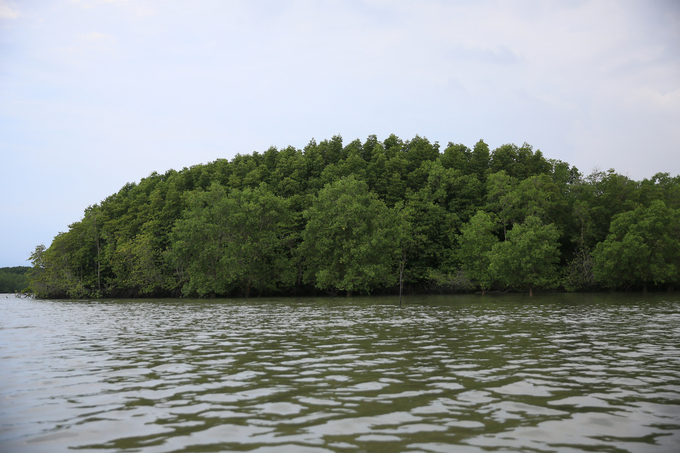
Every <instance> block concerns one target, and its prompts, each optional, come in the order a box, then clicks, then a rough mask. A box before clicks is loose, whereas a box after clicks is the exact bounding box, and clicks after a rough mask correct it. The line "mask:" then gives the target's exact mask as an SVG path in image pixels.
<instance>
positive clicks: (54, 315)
mask: <svg viewBox="0 0 680 453" xmlns="http://www.w3.org/2000/svg"><path fill="white" fill-rule="evenodd" d="M406 302H407V304H406V306H405V307H404V308H403V309H399V308H397V307H395V303H396V300H395V299H393V298H370V299H368V298H355V299H351V300H346V299H339V298H338V299H251V300H247V301H246V300H218V301H177V300H163V301H138V300H136V301H131V300H121V301H105V300H102V301H95V302H92V301H89V302H88V301H78V302H76V301H69V302H64V301H33V300H25V299H15V298H13V296H5V295H0V310H2V312H1V313H2V316H1V317H0V451H2V452H9V451H16V452H24V451H26V452H43V451H44V452H55V451H66V450H68V449H76V450H85V451H87V450H91V451H95V450H96V451H102V450H104V451H106V450H112V451H130V452H132V451H134V452H140V451H142V452H173V451H177V452H179V451H181V452H191V451H201V452H209V451H252V452H258V453H267V452H279V451H284V452H288V451H289V452H303V453H307V452H308V453H317V452H318V453H320V452H362V451H370V452H382V451H384V452H396V451H404V452H413V453H415V452H427V453H429V452H434V453H438V452H453V451H456V452H464V453H465V452H483V451H537V452H543V451H545V452H556V451H557V452H575V451H607V452H625V451H629V452H677V451H680V301H679V300H678V297H676V296H675V295H673V297H669V296H668V295H663V297H662V296H659V295H654V296H648V297H643V296H641V295H635V296H632V295H563V294H562V295H553V296H539V297H534V298H532V299H529V298H527V297H525V296H510V295H508V296H504V297H496V298H494V297H480V296H455V297H454V296H446V297H443V296H442V297H439V296H428V297H411V298H410V299H407V300H406Z"/></svg>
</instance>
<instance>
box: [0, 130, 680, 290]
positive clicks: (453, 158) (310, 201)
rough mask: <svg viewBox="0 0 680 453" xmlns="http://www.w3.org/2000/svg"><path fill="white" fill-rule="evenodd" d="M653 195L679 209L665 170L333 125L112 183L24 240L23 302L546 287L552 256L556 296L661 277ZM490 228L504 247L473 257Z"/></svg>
mask: <svg viewBox="0 0 680 453" xmlns="http://www.w3.org/2000/svg"><path fill="white" fill-rule="evenodd" d="M329 200H330V201H329ZM333 200H336V201H338V200H341V205H342V209H340V208H338V205H337V203H336V202H335V201H333ZM659 201H660V202H663V203H664V204H665V206H666V207H667V209H675V210H677V209H680V176H675V177H672V176H671V175H669V174H667V173H658V174H656V175H654V176H653V177H652V178H650V179H645V180H644V181H642V182H635V181H632V180H630V179H629V178H627V177H625V176H622V175H619V174H617V173H615V172H614V171H613V170H609V171H607V172H600V171H596V172H593V173H592V174H591V175H588V176H586V177H583V176H582V175H581V174H580V173H579V171H578V170H577V169H576V168H574V167H571V166H569V164H567V163H566V162H561V161H556V160H547V159H545V158H544V157H543V155H542V153H541V152H540V151H534V150H533V148H532V147H531V146H529V145H527V144H524V145H522V146H521V147H518V146H515V145H503V146H501V147H499V148H497V149H495V150H490V149H489V146H488V145H487V144H486V143H485V142H484V141H482V140H480V141H478V142H477V143H476V144H475V145H474V146H473V147H472V149H470V148H468V147H466V146H464V145H461V144H454V143H449V144H448V146H447V147H446V149H444V150H443V151H441V150H440V147H439V144H438V143H437V142H434V143H431V142H430V141H429V140H428V139H426V138H424V137H419V136H415V137H414V138H412V139H411V140H402V139H400V138H399V137H397V136H395V135H390V136H389V137H387V138H386V139H384V140H383V141H382V142H381V141H379V140H378V139H377V137H376V136H373V135H371V136H369V137H368V138H367V139H366V140H365V141H364V142H363V143H362V142H361V141H360V140H354V141H351V142H349V143H346V144H344V143H343V139H342V137H340V136H339V135H338V136H335V137H332V138H331V139H330V140H323V141H320V142H317V141H315V140H311V141H310V142H309V143H308V144H307V146H305V147H304V149H296V148H294V147H287V148H283V149H277V148H274V147H271V148H269V149H268V150H266V151H264V152H263V153H259V152H253V153H252V154H247V155H240V154H239V155H236V156H235V157H234V158H233V159H231V160H226V159H218V160H216V161H214V162H210V163H208V164H199V165H194V166H192V167H189V168H183V169H181V170H178V171H175V170H168V171H167V172H165V173H164V174H158V173H155V172H154V173H151V174H150V175H149V176H148V177H146V178H143V179H142V180H141V181H139V182H136V183H128V184H125V185H124V186H123V187H122V188H121V189H120V190H119V191H118V192H117V193H115V194H113V195H111V196H109V197H107V198H106V199H105V200H103V201H102V202H101V203H99V204H96V205H93V206H90V207H88V208H87V209H86V210H85V213H84V215H83V218H82V219H81V220H80V221H78V222H75V223H73V224H71V225H69V227H68V230H67V231H66V232H63V233H59V234H58V235H57V236H56V237H55V238H54V240H53V241H52V243H51V245H50V246H49V247H44V246H39V247H37V248H36V250H35V251H34V253H33V254H32V256H31V261H32V263H33V267H32V268H31V270H30V272H29V273H28V279H29V282H28V287H29V291H31V292H32V293H33V294H35V295H36V296H38V297H72V298H81V297H98V296H116V297H138V296H147V297H158V296H179V295H184V296H190V295H199V296H204V297H211V296H221V295H239V294H242V295H243V294H245V295H249V294H250V293H251V292H254V293H256V294H258V295H260V294H281V293H288V294H292V293H295V294H300V293H303V294H304V293H308V292H310V291H312V290H313V287H317V288H324V289H327V290H328V291H331V292H333V291H341V290H342V291H350V292H351V291H363V292H370V291H372V290H374V289H376V288H378V287H387V288H388V291H396V290H397V287H396V285H397V276H398V277H399V281H400V282H403V283H404V284H405V285H406V289H407V290H411V291H417V290H420V291H429V290H433V289H436V290H441V291H450V290H456V291H460V290H469V289H472V288H473V283H474V285H478V287H481V288H482V289H483V290H484V291H485V290H487V289H492V288H494V284H503V285H510V286H512V287H516V288H518V289H521V288H533V287H539V286H551V285H552V283H553V282H554V277H555V271H556V269H555V267H556V266H557V265H558V258H559V257H561V258H562V261H561V262H559V265H560V266H561V269H560V274H561V275H562V280H561V281H562V285H563V286H564V287H565V288H567V289H569V290H586V289H597V288H601V287H602V286H613V287H631V285H633V286H634V285H644V284H645V282H646V283H654V282H656V283H657V284H660V283H661V282H662V281H663V282H664V283H677V281H678V278H677V275H676V274H674V273H673V272H675V271H673V269H671V268H672V265H673V264H674V262H673V259H675V258H674V256H675V255H673V253H675V252H672V251H673V250H675V249H674V247H675V244H676V243H677V242H678V240H677V237H676V236H674V234H675V233H673V232H672V231H671V232H670V233H668V232H666V233H663V234H662V235H661V236H659V237H661V238H666V239H663V240H661V239H658V238H657V239H654V235H655V234H661V233H659V231H660V230H659V229H658V228H660V227H658V228H657V227H654V228H656V229H654V228H652V227H649V228H647V227H644V225H646V224H645V221H647V220H649V222H651V223H653V224H654V222H656V223H659V222H660V221H656V220H654V219H655V218H656V217H655V216H661V217H662V218H664V219H666V221H667V220H668V219H669V218H671V217H673V216H672V215H671V214H668V215H667V216H666V217H663V216H662V215H661V214H660V213H659V212H661V211H659V210H658V209H657V208H656V207H655V208H654V209H652V207H653V206H657V204H656V203H657V202H659ZM638 209H643V210H641V211H639V212H638V214H636V215H637V216H638V217H639V218H638V217H635V222H634V225H636V226H634V227H633V226H631V227H629V228H628V229H627V230H626V229H623V230H622V229H621V228H622V227H620V226H616V228H615V229H616V231H614V230H610V228H614V227H615V225H614V224H613V223H612V222H613V220H614V219H619V217H617V216H622V217H621V219H627V218H628V217H626V216H630V215H632V214H629V213H631V212H637V210H638ZM479 211H482V212H483V213H488V215H486V214H480V213H479ZM657 211H658V212H657ZM673 212H675V211H673ZM330 213H334V214H330ZM624 214H625V215H624ZM664 215H665V214H664ZM673 215H674V214H673ZM485 216H486V217H485ZM668 216H670V217H668ZM673 218H674V217H673ZM490 219H493V221H495V222H497V223H496V224H495V226H493V227H491V226H490V225H489V222H490V221H491V220H490ZM529 219H535V220H531V221H529ZM645 219H647V220H645ZM536 222H538V223H536ZM617 222H618V223H617V225H619V223H621V222H623V220H617ZM661 223H663V222H661ZM676 223H677V222H676ZM538 224H540V228H539V226H538ZM530 226H531V228H529V227H530ZM342 227H345V230H343V229H342ZM545 228H547V229H548V230H550V231H552V232H553V233H554V234H553V233H550V237H551V239H550V240H549V241H548V242H547V244H549V245H548V246H546V247H544V248H545V250H543V252H541V253H542V255H541V256H542V257H543V258H541V259H546V260H548V261H549V262H550V265H548V266H547V268H548V270H549V271H550V272H548V274H550V275H549V276H546V275H547V274H546V275H542V274H540V272H539V273H535V275H534V274H532V273H531V272H529V273H527V271H526V269H525V270H524V271H522V272H517V273H516V274H517V275H525V274H526V275H529V276H530V277H526V278H524V277H522V279H519V277H517V278H515V279H512V278H510V277H511V276H509V275H505V274H504V272H503V271H502V270H501V269H500V268H499V266H498V263H499V262H500V261H499V260H501V257H506V258H503V259H506V261H507V260H510V259H512V257H513V256H515V255H517V254H515V255H513V253H515V251H516V249H521V247H520V244H522V243H523V241H524V242H526V241H525V240H524V239H522V237H524V236H522V235H520V233H522V232H524V233H523V234H524V235H526V234H529V233H528V231H533V233H531V234H534V235H536V234H539V233H541V234H547V233H545V231H543V229H545ZM645 228H647V230H649V231H651V232H647V233H645V231H647V230H645ZM534 230H536V231H534ZM619 230H621V231H619ZM624 230H625V231H624ZM546 231H547V230H546ZM622 231H623V232H622ZM350 233H351V234H350ZM624 233H625V234H624ZM348 234H350V235H349V236H348ZM627 234H628V235H629V236H630V237H628V236H626V235H627ZM664 234H665V236H664ZM555 235H557V239H556V240H553V239H554V236H555ZM495 236H498V237H499V238H500V239H501V240H504V242H502V243H498V244H496V245H493V246H492V248H491V249H492V251H494V250H495V251H496V252H498V253H497V254H496V255H493V253H492V254H490V255H485V253H486V252H488V248H489V244H491V242H493V240H492V239H491V238H492V237H495ZM457 237H458V240H456V238H457ZM617 241H618V242H621V243H624V242H625V246H619V245H616V243H617ZM655 241H656V242H655ZM659 241H661V242H659ZM663 241H666V242H663ZM674 241H675V242H674ZM657 242H659V243H660V244H661V243H662V245H658V244H657ZM600 243H602V244H604V245H602V244H600ZM473 244H476V245H474V246H473ZM556 244H557V245H556ZM598 244H600V246H599V248H597V247H598ZM475 247H477V248H475ZM617 247H619V248H618V249H617ZM663 247H665V250H661V248H663ZM596 249H597V250H598V252H597V258H598V260H599V261H598V260H594V257H595V255H596V254H595V250H596ZM527 250H528V249H527ZM645 250H646V251H645ZM591 251H592V256H591ZM501 252H502V253H501ZM511 252H512V253H511ZM671 252H672V253H671ZM517 253H519V252H517ZM522 253H523V252H522ZM522 253H519V255H517V256H518V261H517V263H515V264H516V265H517V266H520V265H523V266H525V267H526V266H528V264H527V263H525V262H524V261H526V260H527V259H529V257H530V256H531V253H538V252H537V251H536V250H528V251H527V256H524V255H522ZM607 253H609V254H610V255H611V256H610V255H607ZM617 254H618V255H617ZM635 254H638V255H635ZM520 255H521V256H520ZM548 255H550V256H548ZM619 255H620V256H622V257H623V258H622V259H628V260H629V261H630V262H631V263H634V262H637V261H640V262H644V259H647V262H649V263H652V264H650V265H649V269H647V270H644V269H643V267H644V266H642V264H639V263H638V264H637V266H638V268H637V270H634V271H626V272H621V273H620V275H616V272H617V267H616V266H615V265H611V268H607V266H610V264H607V263H610V262H612V261H615V260H616V259H618V258H614V257H618V256H619ZM492 256H496V267H495V269H496V271H497V272H499V273H498V274H497V275H496V277H494V278H491V276H490V274H488V271H489V269H491V268H493V266H492V261H493V260H492V259H491V258H492ZM634 256H637V258H631V257H634ZM508 257H510V258H508ZM627 257H628V258H627ZM487 258H488V266H487V261H486V260H487ZM539 258H540V257H538V256H535V257H533V258H531V259H529V261H531V262H534V261H536V262H539V261H540V260H539ZM548 258H549V259H548ZM523 260H524V261H523ZM532 260H533V261H532ZM537 260H538V261H537ZM501 261H502V260H501ZM595 261H597V263H595ZM676 262H677V261H676ZM521 263H524V264H521ZM654 263H656V264H654ZM660 263H663V264H660ZM515 264H513V266H514V265H515ZM596 264H597V266H596ZM641 266H642V267H641ZM485 267H487V269H486V271H485V270H484V268H485ZM506 267H508V266H506ZM508 268H512V266H509V267H508ZM607 269H609V270H607ZM595 270H597V275H598V276H599V277H598V280H597V281H596V280H595V278H594V275H595ZM485 272H487V273H485ZM0 275H3V274H0ZM531 275H533V277H531ZM541 275H542V277H541ZM501 277H502V278H501ZM539 277H541V278H539ZM548 277H549V278H548ZM520 280H521V281H520ZM548 280H549V282H548ZM0 281H1V280H0ZM471 282H472V283H471Z"/></svg>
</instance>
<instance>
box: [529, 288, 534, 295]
mask: <svg viewBox="0 0 680 453" xmlns="http://www.w3.org/2000/svg"><path fill="white" fill-rule="evenodd" d="M529 297H534V292H533V291H532V290H531V287H529Z"/></svg>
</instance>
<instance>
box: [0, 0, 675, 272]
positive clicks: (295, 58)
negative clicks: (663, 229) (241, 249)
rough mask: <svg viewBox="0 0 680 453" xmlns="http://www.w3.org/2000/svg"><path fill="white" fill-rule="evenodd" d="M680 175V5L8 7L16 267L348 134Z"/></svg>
mask: <svg viewBox="0 0 680 453" xmlns="http://www.w3.org/2000/svg"><path fill="white" fill-rule="evenodd" d="M391 133H395V134H396V135H398V136H399V137H401V138H402V139H410V138H412V137H413V136H414V135H415V134H419V135H421V136H425V137H427V138H429V139H430V140H431V141H439V142H440V143H442V145H446V143H447V142H449V141H453V142H456V143H463V144H466V145H468V146H470V147H471V146H473V145H474V143H476V142H477V141H478V140H479V139H480V138H481V139H484V140H485V141H486V142H487V143H488V144H489V145H490V146H491V147H492V148H495V147H498V146H500V145H502V144H504V143H516V144H518V145H519V144H522V143H523V142H527V143H529V144H531V145H533V146H534V148H535V149H540V150H541V151H543V153H544V154H545V155H546V156H547V157H549V158H555V159H561V160H565V161H567V162H569V163H571V164H573V165H576V166H577V167H578V168H579V169H580V170H581V171H582V172H584V173H590V171H591V170H592V169H593V168H594V167H599V168H601V169H607V168H611V167H613V168H615V169H616V170H617V171H618V172H620V173H623V174H628V175H629V176H630V177H632V178H634V179H642V178H645V177H650V176H652V175H653V174H654V173H657V172H660V171H663V172H670V173H672V174H673V175H675V174H678V173H680V2H677V1H675V0H667V1H665V0H663V1H654V0H644V1H619V0H616V1H614V0H609V1H606V0H592V1H549V0H540V1H532V0H527V1H517V2H515V1H513V2H509V1H434V0H419V1H406V0H395V1H387V0H366V1H361V0H351V1H339V0H337V1H322V0H315V1H312V0H309V1H305V0H299V1H287V0H278V1H257V0H249V1H228V0H223V1H217V0H213V1H210V0H204V1H201V0H197V1H192V2H187V1H179V0H144V1H142V0H20V1H14V2H12V1H7V0H0V157H1V159H2V160H1V162H2V169H3V176H2V185H1V186H0V187H1V189H0V190H1V191H2V192H1V194H0V200H1V201H0V212H1V213H2V221H1V222H0V266H15V265H27V264H28V263H27V262H26V261H25V260H26V259H27V258H28V255H29V254H30V252H31V251H32V250H33V249H34V248H35V246H36V245H38V244H40V243H44V244H45V245H49V244H50V242H51V240H52V238H53V237H54V235H56V234H57V233H58V232H59V231H65V230H67V228H68V225H69V224H70V223H72V222H75V221H77V220H79V219H80V218H81V217H82V213H83V210H84V209H85V208H86V207H87V206H88V205H91V204H94V203H98V202H100V201H101V200H102V199H104V198H105V197H106V196H108V195H110V194H112V193H114V192H116V191H118V190H119V189H120V188H121V187H122V186H123V185H124V184H125V183H126V182H128V181H139V179H141V178H143V177H145V176H147V175H148V174H149V173H151V172H152V171H158V172H165V171H166V170H168V169H169V168H174V169H178V170H179V169H181V168H183V167H185V166H191V165H194V164H198V163H206V162H209V161H213V160H215V159H217V158H231V157H233V156H234V155H235V154H236V153H242V154H244V153H250V152H252V151H264V150H266V149H267V148H268V147H270V146H276V147H279V148H283V147H286V146H288V145H293V146H295V147H298V148H302V147H304V145H305V144H307V143H308V142H309V140H310V139H311V138H313V137H314V138H316V139H317V140H321V139H325V138H330V137H332V136H333V135H335V134H340V135H342V136H343V138H344V139H345V142H346V143H347V142H349V141H352V140H354V139H356V138H359V139H361V140H364V139H365V138H366V137H367V136H368V135H371V134H376V135H377V136H378V138H379V139H384V138H386V137H387V136H389V134H391Z"/></svg>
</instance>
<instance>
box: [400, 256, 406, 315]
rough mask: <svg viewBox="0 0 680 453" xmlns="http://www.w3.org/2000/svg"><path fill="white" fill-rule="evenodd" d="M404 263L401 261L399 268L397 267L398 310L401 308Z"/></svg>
mask: <svg viewBox="0 0 680 453" xmlns="http://www.w3.org/2000/svg"><path fill="white" fill-rule="evenodd" d="M404 263H405V261H403V260H402V261H401V266H400V267H399V308H401V291H402V289H403V287H404Z"/></svg>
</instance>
